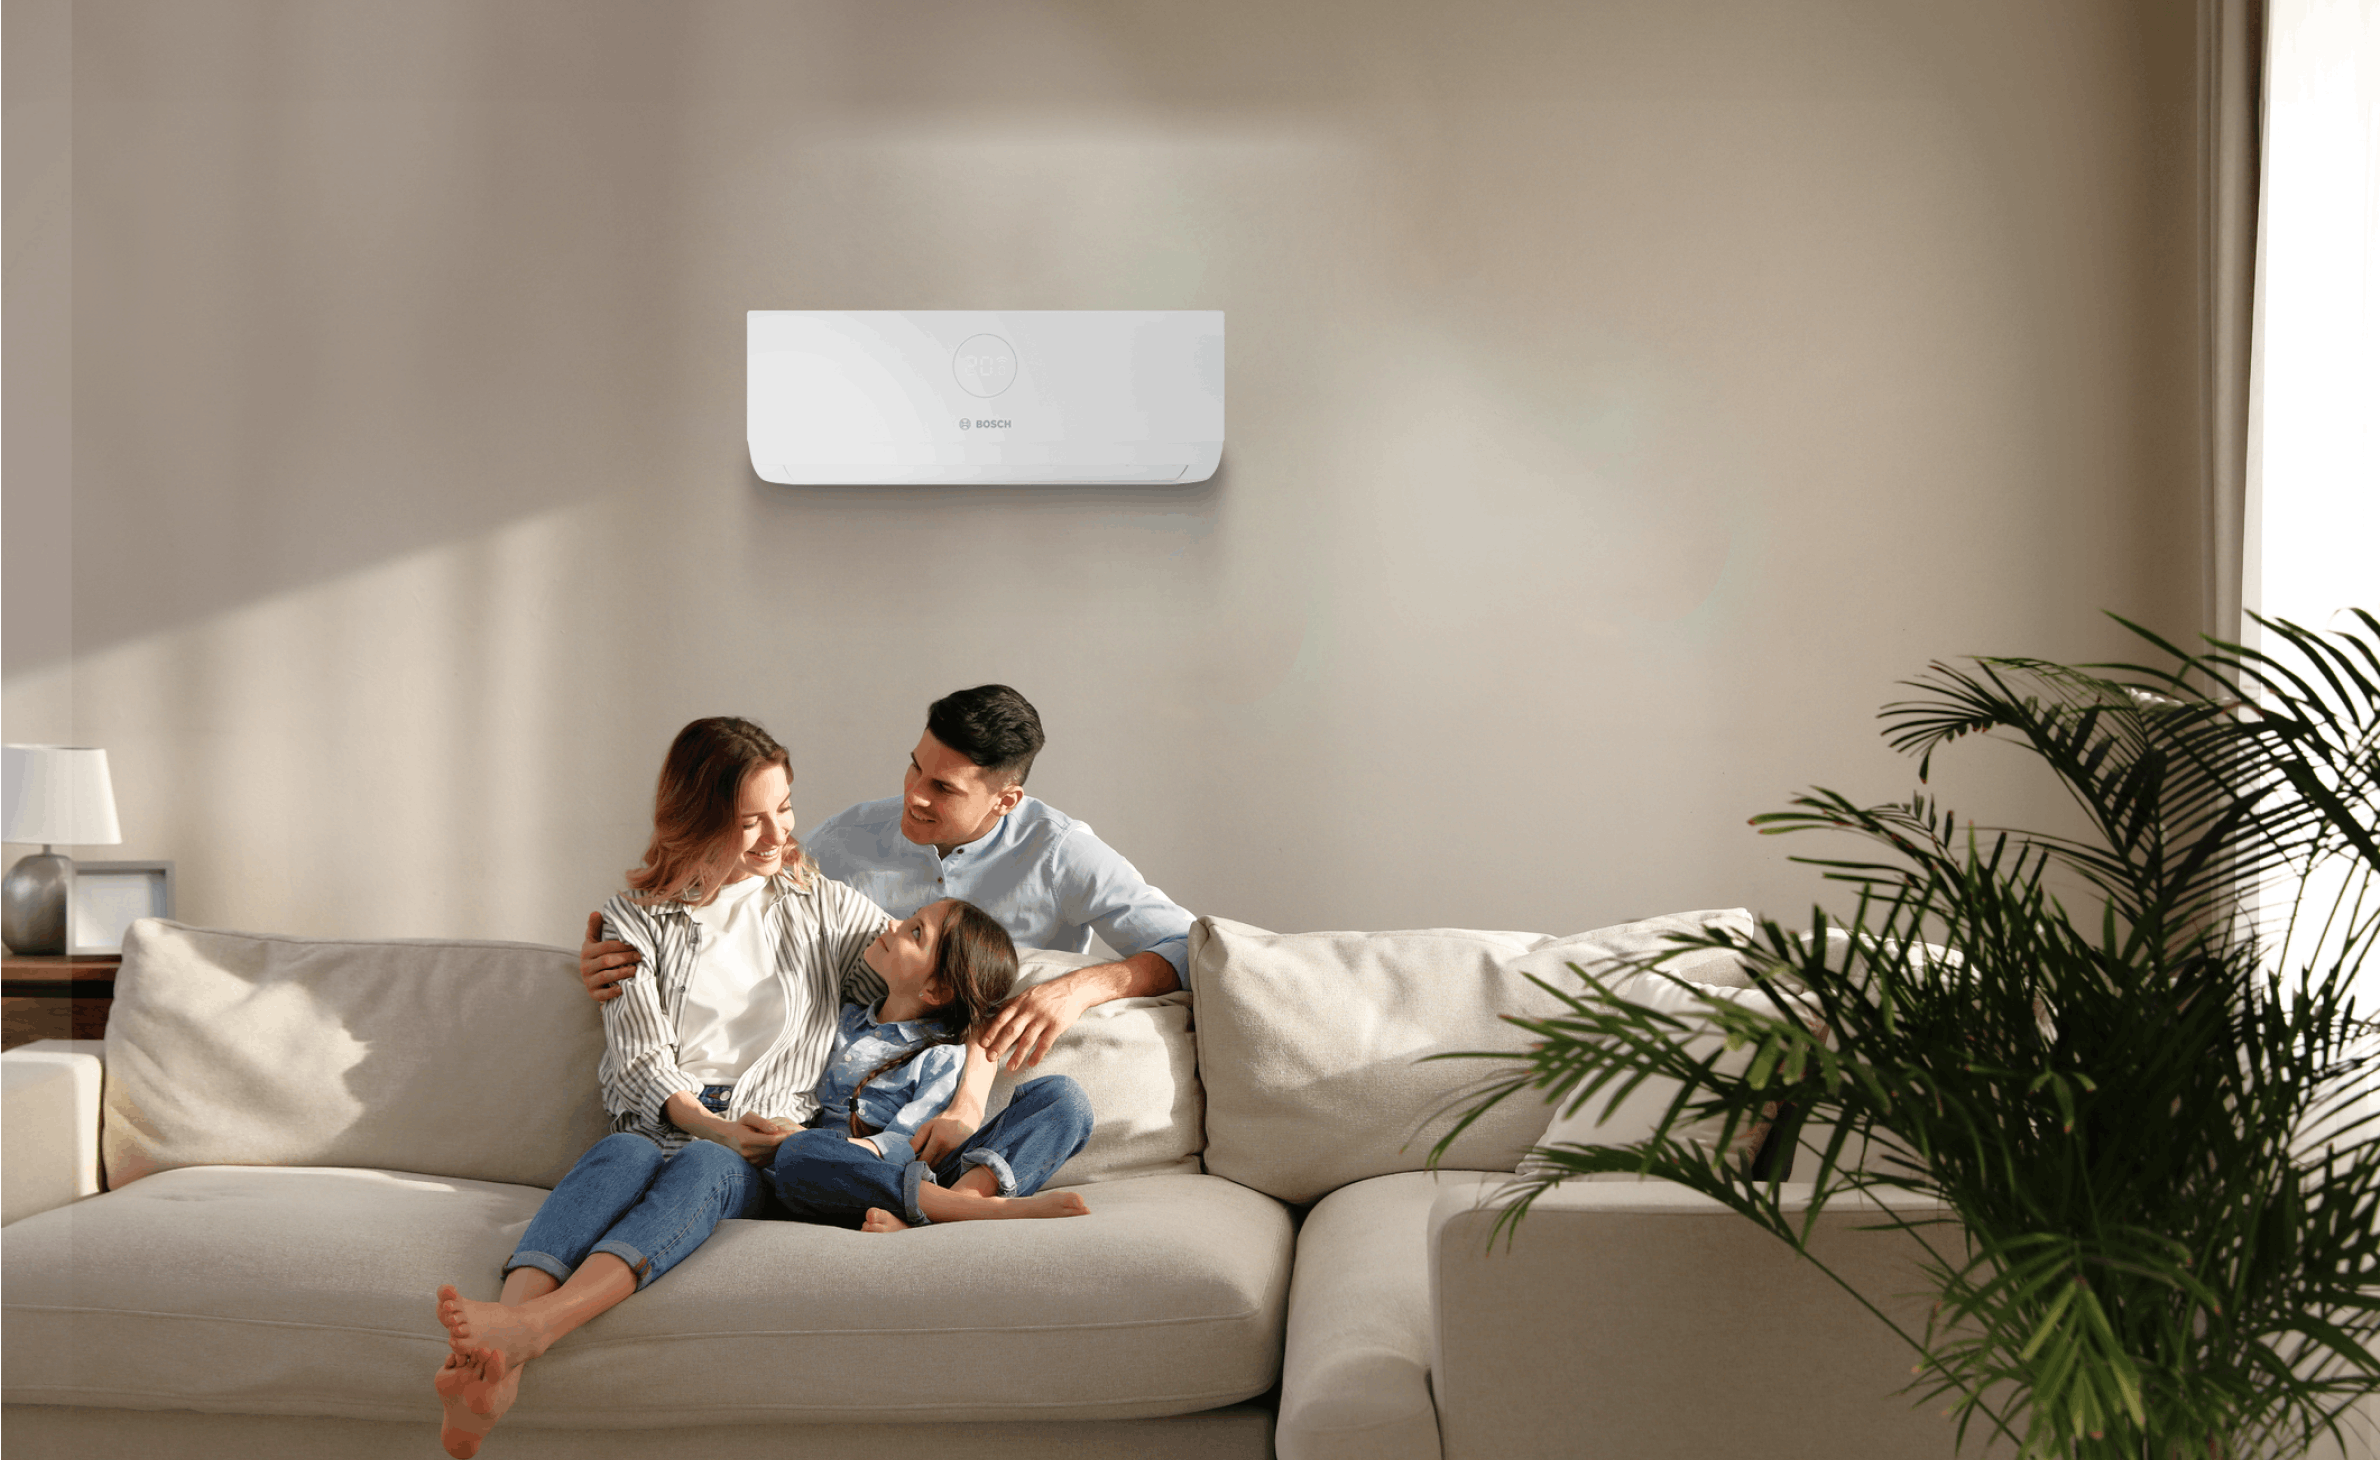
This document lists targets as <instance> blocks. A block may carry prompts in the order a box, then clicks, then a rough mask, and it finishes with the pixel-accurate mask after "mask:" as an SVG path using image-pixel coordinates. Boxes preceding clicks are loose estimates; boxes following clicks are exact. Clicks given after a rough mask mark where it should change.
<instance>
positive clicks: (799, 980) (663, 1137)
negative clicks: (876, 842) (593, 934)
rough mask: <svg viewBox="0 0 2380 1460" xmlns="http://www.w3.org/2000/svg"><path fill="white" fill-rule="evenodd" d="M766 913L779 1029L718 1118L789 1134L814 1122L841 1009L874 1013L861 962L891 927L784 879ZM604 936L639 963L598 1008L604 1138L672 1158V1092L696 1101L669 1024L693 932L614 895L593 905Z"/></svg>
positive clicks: (675, 914)
mask: <svg viewBox="0 0 2380 1460" xmlns="http://www.w3.org/2000/svg"><path fill="white" fill-rule="evenodd" d="M760 895H761V896H762V897H764V898H767V899H769V900H770V903H771V906H770V907H769V909H768V912H767V915H766V916H765V917H764V918H763V919H762V922H761V926H762V927H763V928H764V929H766V939H767V945H768V950H769V964H770V967H771V968H773V969H774V971H775V974H776V977H777V979H778V980H779V982H780V984H781V986H782V989H783V993H784V1007H785V1024H784V1028H783V1029H781V1030H780V1031H778V1034H777V1036H776V1038H775V1039H774V1040H772V1041H771V1042H770V1044H769V1047H768V1048H767V1050H765V1051H764V1052H762V1053H761V1054H760V1055H759V1057H758V1058H756V1059H754V1060H753V1061H752V1062H751V1063H750V1064H749V1065H747V1066H745V1069H744V1073H743V1075H742V1077H741V1078H739V1079H738V1080H737V1081H736V1083H735V1090H734V1093H733V1094H732V1095H731V1096H730V1097H729V1099H728V1103H727V1110H726V1112H725V1114H726V1118H727V1119H729V1120H737V1119H740V1118H741V1117H743V1116H745V1115H749V1114H752V1113H754V1112H757V1113H759V1114H761V1115H766V1116H774V1117H780V1118H783V1119H786V1120H790V1121H792V1122H793V1123H794V1124H796V1125H801V1124H805V1123H807V1122H808V1121H809V1119H810V1118H811V1116H813V1115H814V1114H816V1113H817V1110H818V1097H817V1095H816V1093H815V1091H816V1088H817V1085H818V1077H819V1075H820V1074H821V1073H822V1072H823V1071H824V1070H825V1068H826V1061H827V1057H828V1056H829V1055H830V1054H832V1053H833V1052H834V1047H835V1027H836V1021H837V1019H838V1017H839V1016H840V1014H841V1012H842V1007H843V1003H844V1000H846V999H849V1000H851V1001H853V1002H855V1003H862V1004H871V1005H872V1004H874V1003H875V1002H876V1001H877V1000H878V999H881V998H883V997H884V992H885V990H884V980H882V979H881V978H878V977H877V976H876V973H875V970H873V969H871V968H869V967H868V965H867V964H866V962H864V961H863V960H862V959H861V957H860V955H861V954H862V953H864V952H865V951H866V950H867V946H868V945H869V944H870V943H872V942H874V941H875V940H876V935H877V934H878V933H881V932H883V931H884V928H885V925H886V924H887V923H889V922H891V921H892V919H890V918H888V917H886V916H885V915H884V910H883V909H882V908H879V907H878V906H876V904H874V903H872V902H870V901H868V899H867V898H865V897H863V896H861V895H860V894H859V893H857V892H854V891H852V890H851V889H850V888H848V887H846V886H844V885H843V884H842V883H840V882H834V881H830V880H828V879H827V878H824V877H817V878H813V879H812V881H811V885H810V886H808V887H803V886H800V885H798V884H797V882H796V881H795V879H794V876H793V874H792V873H790V872H779V873H777V874H776V875H775V876H773V877H771V878H770V879H769V885H768V887H767V888H766V889H765V890H764V891H763V892H762V893H761V894H760ZM603 936H604V937H606V938H617V939H619V940H620V941H621V942H623V943H626V944H628V945H629V946H631V947H633V948H634V949H636V951H637V953H638V954H639V955H641V957H642V958H643V962H642V963H641V964H640V965H639V966H638V970H637V977H635V978H631V979H627V980H624V981H623V982H622V983H621V984H620V985H619V988H620V997H618V998H616V999H613V1000H611V1001H610V1002H608V1003H606V1004H605V1005H604V1006H603V1063H602V1065H601V1066H600V1067H599V1068H598V1072H597V1078H598V1079H599V1080H600V1081H601V1082H602V1085H603V1108H604V1109H605V1110H607V1111H609V1112H610V1113H611V1117H612V1129H613V1130H615V1131H631V1132H634V1133H635V1134H637V1135H641V1136H645V1137H647V1138H649V1139H651V1140H653V1141H656V1142H658V1143H659V1144H660V1146H661V1148H662V1149H663V1150H668V1151H674V1150H676V1149H677V1148H678V1147H680V1146H683V1145H685V1144H686V1142H687V1141H688V1140H689V1139H690V1137H688V1136H687V1134H686V1133H685V1132H684V1131H682V1130H680V1129H678V1128H677V1126H676V1125H674V1124H672V1123H671V1122H670V1120H669V1118H668V1117H667V1116H665V1115H663V1114H662V1113H661V1112H662V1105H663V1104H664V1102H666V1101H667V1100H668V1099H669V1097H670V1096H672V1095H674V1094H676V1093H677V1092H679V1091H680V1090H683V1091H685V1092H686V1093H688V1094H690V1095H699V1094H700V1093H701V1092H702V1081H700V1080H697V1079H695V1078H693V1077H692V1076H690V1075H688V1074H687V1073H686V1072H685V1071H684V1070H682V1069H680V1068H679V1065H678V1016H679V1014H680V1012H681V1010H683V1008H684V1006H685V1001H686V985H687V982H688V980H689V979H691V978H692V977H693V974H694V961H695V953H696V950H697V949H698V948H699V947H700V939H701V936H702V934H701V929H700V928H699V927H698V925H697V924H696V923H695V921H694V917H693V915H692V913H691V912H689V911H688V909H687V908H686V905H685V904H683V903H671V902H664V903H656V904H653V905H650V906H647V905H644V904H641V903H639V902H637V901H636V899H635V897H634V896H633V895H632V894H629V893H625V892H623V893H621V894H619V895H618V896H616V897H614V898H612V899H611V900H610V901H609V902H607V903H605V904H604V905H603Z"/></svg>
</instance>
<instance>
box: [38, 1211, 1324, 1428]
mask: <svg viewBox="0 0 2380 1460" xmlns="http://www.w3.org/2000/svg"><path fill="white" fill-rule="evenodd" d="M1084 1194H1085V1199H1086V1200H1087V1201H1088V1202H1089V1204H1090V1207H1091V1214H1090V1215H1089V1216H1086V1217H1075V1218H1068V1219H1064V1220H1055V1221H1019V1222H968V1223H950V1224H943V1225H938V1226H934V1227H927V1228H920V1229H918V1230H916V1231H911V1232H903V1233H897V1234H888V1235H870V1234H864V1233H860V1232H852V1231H844V1230H841V1229H837V1228H829V1227H817V1226H809V1225H805V1224H801V1223H796V1222H790V1221H733V1222H726V1223H723V1224H721V1227H720V1229H719V1231H718V1232H716V1233H715V1234H713V1236H712V1238H711V1240H710V1241H709V1242H707V1243H706V1244H704V1246H703V1247H702V1248H701V1249H700V1250H699V1251H697V1252H695V1253H694V1254H693V1255H692V1256H690V1257H688V1258H687V1259H686V1260H685V1261H684V1262H683V1263H681V1264H679V1266H678V1267H676V1268H675V1269H673V1270H672V1271H671V1272H669V1273H668V1274H667V1275H666V1276H664V1277H663V1278H662V1279H661V1280H660V1281H658V1282H656V1283H655V1284H654V1285H653V1286H652V1287H650V1288H648V1289H646V1290H645V1291H644V1292H641V1293H638V1294H636V1295H635V1296H633V1297H631V1298H629V1299H628V1300H627V1301H626V1302H624V1303H622V1304H621V1305H620V1306H619V1307H617V1308H614V1309H613V1310H611V1311H610V1312H609V1313H606V1314H604V1315H602V1316H601V1317H599V1318H597V1319H595V1320H594V1321H593V1322H592V1323H590V1324H588V1325H587V1326H586V1327H585V1328H582V1329H580V1330H579V1331H578V1332H577V1333H574V1334H572V1335H570V1336H569V1337H567V1338H565V1339H564V1340H563V1341H562V1342H561V1343H559V1344H557V1345H556V1346H555V1348H554V1349H553V1350H552V1351H551V1352H550V1353H548V1354H546V1355H545V1356H544V1357H542V1358H540V1359H537V1360H536V1361H534V1362H533V1363H532V1364H531V1365H530V1367H529V1369H528V1371H527V1373H526V1374H525V1375H524V1377H523V1381H522V1386H521V1398H520V1402H519V1404H518V1406H517V1407H516V1408H515V1409H514V1410H513V1413H512V1416H511V1418H510V1419H508V1420H507V1422H506V1423H507V1424H508V1425H509V1426H515V1427H518V1426H565V1425H577V1426H585V1425H598V1426H601V1425H614V1426H628V1427H637V1426H659V1425H667V1424H673V1423H678V1422H682V1421H683V1420H685V1419H686V1417H687V1416H688V1415H689V1414H693V1413H697V1412H699V1413H700V1415H701V1416H702V1417H703V1422H704V1423H706V1424H742V1423H763V1422H769V1421H780V1420H781V1421H789V1422H797V1423H799V1422H812V1421H817V1422H824V1421H846V1420H849V1421H866V1420H883V1419H937V1420H1006V1419H1071V1418H1133V1417H1139V1416H1144V1415H1168V1414H1183V1413H1189V1412H1192V1411H1196V1410H1202V1409H1209V1408H1212V1407H1214V1406H1217V1405H1221V1404H1229V1403H1232V1402H1235V1401H1237V1400H1241V1399H1245V1398H1248V1397H1249V1396H1251V1395H1255V1394H1260V1393H1262V1392H1264V1390H1265V1389H1267V1388H1268V1387H1270V1386H1271V1384H1272V1382H1273V1379H1274V1376H1275V1374H1276V1373H1277V1372H1278V1368H1279V1359H1280V1346H1279V1345H1280V1339H1279V1335H1280V1332H1281V1320H1282V1310H1283V1307H1284V1305H1285V1302H1286V1299H1287V1295H1288V1288H1289V1266H1290V1256H1291V1242H1292V1238H1291V1232H1290V1222H1289V1216H1288V1213H1287V1212H1286V1211H1285V1210H1284V1209H1283V1208H1282V1207H1281V1206H1280V1205H1279V1204H1278V1203H1276V1202H1273V1201H1270V1200H1268V1199H1266V1198H1265V1197H1263V1196H1260V1195H1258V1194H1257V1193H1254V1192H1251V1191H1248V1190H1246V1189H1245V1188H1242V1187H1238V1186H1234V1185H1233V1184H1232V1183H1230V1182H1228V1181H1223V1180H1220V1179H1218V1178H1215V1177H1211V1176H1200V1175H1188V1176H1150V1177H1143V1178H1139V1179H1137V1180H1128V1181H1116V1182H1108V1183H1103V1184H1100V1185H1098V1186H1095V1187H1090V1188H1087V1189H1085V1193H1084ZM544 1195H545V1193H544V1192H542V1191H538V1190H536V1189H533V1188H529V1187H522V1186H510V1185H499V1184H495V1183H488V1182H475V1181H462V1180H454V1179H447V1178H432V1177H422V1176H414V1175H407V1174H404V1173H399V1172H390V1171H370V1170H352V1169H325V1168H252V1167H187V1168H183V1169H180V1170H175V1171H168V1172H164V1173H161V1174H159V1175H156V1176H152V1177H150V1178H148V1179H147V1180H144V1181H141V1182H139V1183H138V1184H136V1185H133V1186H130V1187H127V1188H124V1189H122V1190H118V1191H113V1192H109V1193H107V1194H105V1195H102V1196H97V1197H93V1198H91V1199H89V1200H87V1201H82V1202H78V1203H76V1204H74V1205H73V1206H69V1207H64V1208H60V1209H57V1210H54V1211H50V1212H45V1213H42V1214H41V1215H39V1216H36V1217H30V1218H27V1219H26V1220H25V1221H22V1222H19V1223H17V1224H16V1225H15V1226H12V1227H10V1228H9V1229H8V1241H7V1244H6V1247H5V1250H4V1251H0V1263H4V1265H5V1273H6V1279H5V1282H6V1303H5V1307H6V1329H5V1344H4V1347H0V1353H4V1354H5V1363H6V1371H5V1387H6V1396H7V1402H9V1403H11V1404H63V1405H83V1406H93V1405H102V1406H116V1407H123V1408H133V1409H175V1408H178V1409H194V1410H202V1411H210V1412H217V1413H248V1414H289V1415H319V1416H334V1417H347V1418H354V1419H422V1418H428V1417H432V1416H433V1415H434V1409H433V1405H434V1401H433V1399H432V1397H431V1392H430V1388H429V1379H430V1376H431V1373H432V1372H433V1370H435V1368H436V1367H437V1365H438V1364H439V1362H440V1360H441V1358H442V1356H443V1354H444V1352H445V1349H446V1342H445V1334H444V1331H443V1330H442V1329H441V1328H440V1327H439V1326H438V1321H437V1317H436V1312H435V1298H434V1294H435V1292H436V1290H437V1287H438V1284H440V1283H442V1282H453V1283H455V1284H456V1285H457V1286H458V1287H459V1288H461V1289H462V1291H463V1292H464V1294H465V1295H466V1296H471V1297H479V1298H484V1299H492V1298H494V1297H495V1296H496V1293H497V1290H498V1287H499V1279H498V1276H497V1268H498V1265H499V1264H500V1263H501V1261H502V1260H503V1258H504V1257H505V1256H506V1255H507V1254H508V1253H509V1252H510V1251H511V1249H512V1246H513V1244H514V1242H515V1241H516V1240H517V1239H518V1238H519V1236H520V1234H521V1231H522V1230H523V1228H524V1227H526V1226H527V1224H528V1221H529V1218H530V1216H531V1214H532V1213H534V1212H535V1211H536V1209H537V1204H538V1202H539V1201H540V1200H542V1199H543V1197H544ZM723 1375H739V1376H744V1377H743V1378H742V1379H740V1380H738V1382H734V1383H722V1382H721V1377H722V1376H723Z"/></svg>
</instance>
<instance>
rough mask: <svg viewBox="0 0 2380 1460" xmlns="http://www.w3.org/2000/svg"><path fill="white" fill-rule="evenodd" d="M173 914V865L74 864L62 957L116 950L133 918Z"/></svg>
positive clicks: (122, 941) (114, 951)
mask: <svg viewBox="0 0 2380 1460" xmlns="http://www.w3.org/2000/svg"><path fill="white" fill-rule="evenodd" d="M173 915H174V864H173V863H171V862H77V863H75V866H74V890H73V891H72V892H71V893H70V894H69V895H68V898H67V907H66V953H67V956H68V957H70V958H73V957H88V956H90V955H93V954H105V953H121V952H123V951H124V930H125V929H126V928H129V927H131V926H132V920H133V919H134V918H152V917H154V918H170V917H172V916H173Z"/></svg>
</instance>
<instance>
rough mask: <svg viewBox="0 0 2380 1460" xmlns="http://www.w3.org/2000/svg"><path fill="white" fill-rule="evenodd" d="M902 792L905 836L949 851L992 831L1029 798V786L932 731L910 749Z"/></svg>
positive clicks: (902, 831) (902, 821)
mask: <svg viewBox="0 0 2380 1460" xmlns="http://www.w3.org/2000/svg"><path fill="white" fill-rule="evenodd" d="M901 791H902V795H901V835H903V836H905V837H907V838H909V840H911V841H913V842H921V843H928V844H931V845H932V846H934V847H935V848H937V849H938V850H941V851H943V852H948V851H949V850H950V849H951V848H952V847H958V846H964V845H966V844H967V843H968V842H971V841H973V840H975V839H976V838H977V837H979V836H982V835H983V834H984V833H985V832H987V831H990V830H991V829H992V828H993V827H994V826H997V825H998V824H999V822H1000V818H1001V817H1002V816H1005V815H1007V814H1008V813H1009V812H1010V811H1011V810H1014V809H1015V807H1016V803H1017V802H1019V801H1021V800H1023V799H1024V797H1025V788H1024V787H1022V786H1017V785H1011V784H1008V783H1007V782H1006V781H1005V780H1004V778H1002V777H999V776H995V775H993V774H992V773H991V772H990V771H987V770H985V769H984V768H983V767H982V766H979V765H977V764H976V763H975V762H973V761H971V760H969V759H967V757H965V756H963V755H961V754H959V753H958V752H957V751H955V750H953V749H951V748H950V747H949V746H947V745H944V744H943V743H942V742H941V741H939V740H936V739H935V738H934V732H933V731H931V730H929V731H927V732H926V733H925V734H923V735H921V736H919V737H918V740H917V749H915V750H913V751H911V752H909V772H908V774H907V775H905V776H903V777H902V778H901Z"/></svg>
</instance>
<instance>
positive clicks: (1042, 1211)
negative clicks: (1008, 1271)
mask: <svg viewBox="0 0 2380 1460" xmlns="http://www.w3.org/2000/svg"><path fill="white" fill-rule="evenodd" d="M917 1206H918V1210H919V1211H922V1212H924V1213H925V1214H926V1218H927V1220H929V1221H934V1222H979V1221H988V1220H1003V1219H1010V1218H1016V1217H1084V1216H1089V1215H1090V1213H1091V1209H1090V1208H1089V1207H1088V1206H1085V1205H1084V1204H1083V1199H1082V1198H1081V1197H1079V1196H1077V1195H1075V1194H1074V1193H1073V1192H1071V1191H1045V1192H1043V1193H1041V1194H1040V1195H1039V1196H978V1195H975V1194H974V1193H971V1192H966V1191H958V1190H952V1191H945V1190H943V1189H942V1188H941V1187H938V1186H933V1185H921V1186H919V1187H918V1189H917Z"/></svg>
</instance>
